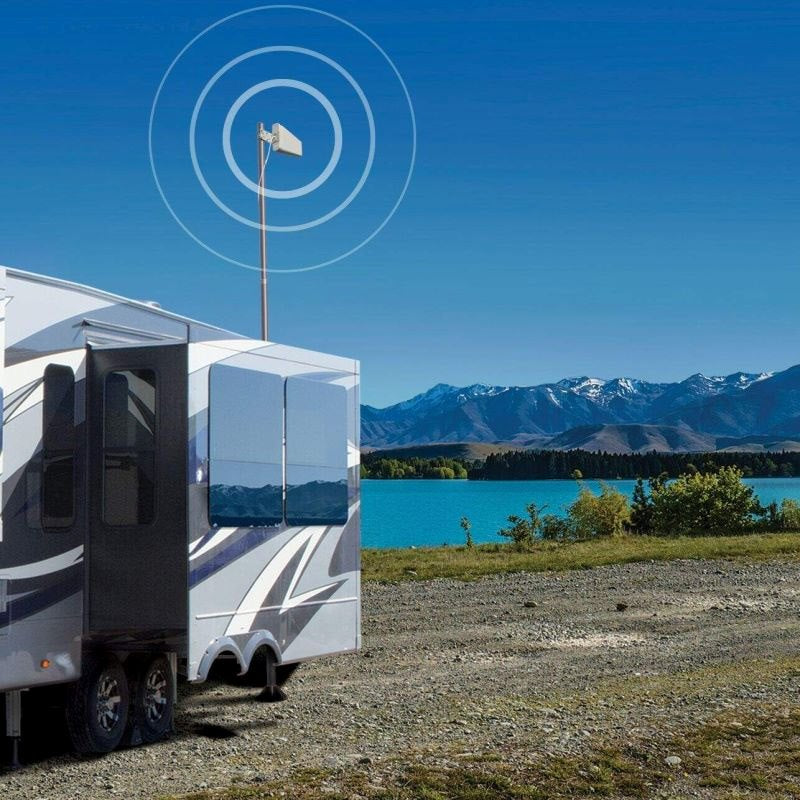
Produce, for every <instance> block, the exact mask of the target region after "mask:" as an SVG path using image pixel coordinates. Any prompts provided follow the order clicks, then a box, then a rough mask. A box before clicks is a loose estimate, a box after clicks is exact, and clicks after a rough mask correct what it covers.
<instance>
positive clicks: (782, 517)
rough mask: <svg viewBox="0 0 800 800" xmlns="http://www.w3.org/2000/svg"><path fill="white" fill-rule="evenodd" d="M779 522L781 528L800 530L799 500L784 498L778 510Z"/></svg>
mask: <svg viewBox="0 0 800 800" xmlns="http://www.w3.org/2000/svg"><path fill="white" fill-rule="evenodd" d="M778 523H779V526H780V529H781V530H784V531H800V503H798V502H797V500H789V499H788V498H787V499H785V500H783V502H782V503H781V509H780V511H779V512H778Z"/></svg>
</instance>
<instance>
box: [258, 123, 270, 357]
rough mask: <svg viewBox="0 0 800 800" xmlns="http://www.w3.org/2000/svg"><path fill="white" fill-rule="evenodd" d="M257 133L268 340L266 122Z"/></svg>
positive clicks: (264, 331) (263, 317) (263, 298)
mask: <svg viewBox="0 0 800 800" xmlns="http://www.w3.org/2000/svg"><path fill="white" fill-rule="evenodd" d="M256 134H257V135H256V138H257V139H258V218H259V229H258V236H259V244H260V247H261V338H262V339H263V340H264V341H265V342H266V341H267V339H268V337H269V318H268V311H267V202H266V201H267V198H266V196H265V192H264V187H265V186H266V175H265V174H264V142H265V141H266V140H267V135H268V134H267V131H266V130H265V128H264V123H262V122H259V123H258V128H257V131H256Z"/></svg>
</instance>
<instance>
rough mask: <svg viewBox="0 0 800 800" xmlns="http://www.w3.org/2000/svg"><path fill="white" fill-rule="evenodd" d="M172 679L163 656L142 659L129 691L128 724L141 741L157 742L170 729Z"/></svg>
mask: <svg viewBox="0 0 800 800" xmlns="http://www.w3.org/2000/svg"><path fill="white" fill-rule="evenodd" d="M174 695H175V676H174V675H173V674H172V668H171V667H170V665H169V661H168V660H167V659H166V658H165V657H164V656H156V657H155V658H150V659H148V660H146V661H145V662H144V663H143V664H142V665H141V668H140V669H138V670H137V673H136V682H135V684H134V686H133V691H132V701H131V702H132V709H131V711H132V717H133V719H132V722H133V727H134V729H136V730H138V733H139V736H140V737H141V740H142V741H143V742H157V741H158V740H159V739H163V738H164V737H165V736H166V735H167V734H168V733H169V732H170V731H171V730H172V713H173V710H174V704H173V697H174Z"/></svg>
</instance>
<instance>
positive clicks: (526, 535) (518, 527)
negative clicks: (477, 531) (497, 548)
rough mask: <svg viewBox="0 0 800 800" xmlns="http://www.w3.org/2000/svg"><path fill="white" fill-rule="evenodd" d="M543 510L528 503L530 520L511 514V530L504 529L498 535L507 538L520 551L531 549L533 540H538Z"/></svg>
mask: <svg viewBox="0 0 800 800" xmlns="http://www.w3.org/2000/svg"><path fill="white" fill-rule="evenodd" d="M543 509H544V506H542V508H538V507H537V506H536V504H535V503H528V505H527V506H525V510H526V511H527V512H528V519H525V518H524V517H518V516H517V515H516V514H511V515H510V516H509V518H508V521H509V522H510V523H511V527H510V528H502V529H501V530H499V531H498V532H497V533H498V534H499V535H500V536H505V538H506V539H511V541H512V542H513V543H514V544H515V545H516V546H517V547H518V548H520V549H522V548H525V547H530V546H531V545H532V544H533V540H534V539H535V538H536V535H537V533H538V532H539V530H540V528H541V526H542V516H541V515H542V511H543Z"/></svg>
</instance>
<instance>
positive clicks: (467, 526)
mask: <svg viewBox="0 0 800 800" xmlns="http://www.w3.org/2000/svg"><path fill="white" fill-rule="evenodd" d="M458 524H459V525H461V530H463V531H464V539H465V541H466V545H467V547H468V548H469V549H470V550H472V549H473V548H474V547H475V542H474V541H473V539H472V523H471V522H470V521H469V517H461V522H459V523H458Z"/></svg>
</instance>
